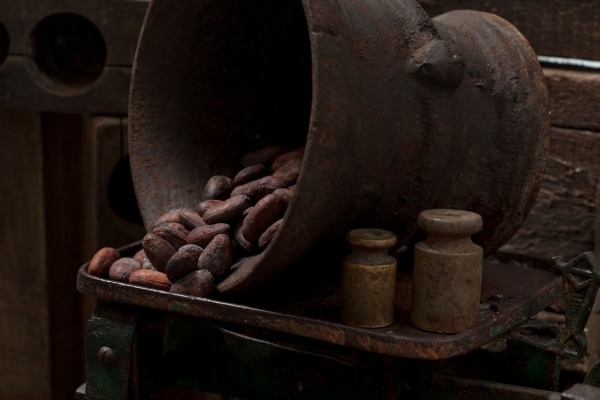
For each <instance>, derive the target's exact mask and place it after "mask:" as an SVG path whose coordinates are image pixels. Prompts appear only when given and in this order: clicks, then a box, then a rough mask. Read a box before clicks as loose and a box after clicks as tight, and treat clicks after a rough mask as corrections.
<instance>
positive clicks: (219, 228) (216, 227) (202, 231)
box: [188, 222, 231, 248]
mask: <svg viewBox="0 0 600 400" xmlns="http://www.w3.org/2000/svg"><path fill="white" fill-rule="evenodd" d="M230 229H231V228H230V226H229V224H226V223H223V222H219V223H216V224H212V225H205V226H199V227H198V228H196V229H193V230H192V231H190V233H189V235H188V243H189V244H195V245H197V246H200V247H202V248H205V247H206V245H207V244H208V243H210V241H211V240H212V239H213V238H214V237H215V236H217V235H218V234H220V233H224V234H229V231H230Z"/></svg>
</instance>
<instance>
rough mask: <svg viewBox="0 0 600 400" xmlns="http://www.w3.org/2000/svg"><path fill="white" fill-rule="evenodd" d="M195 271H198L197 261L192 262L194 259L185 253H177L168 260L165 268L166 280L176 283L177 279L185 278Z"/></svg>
mask: <svg viewBox="0 0 600 400" xmlns="http://www.w3.org/2000/svg"><path fill="white" fill-rule="evenodd" d="M196 269H198V266H197V260H194V257H192V256H191V255H190V253H188V252H187V251H177V252H176V253H175V254H173V257H171V258H170V259H169V262H168V263H167V266H166V267H165V274H167V278H169V280H170V281H171V282H176V281H177V280H178V279H179V278H182V277H184V276H186V275H187V274H189V273H190V272H192V271H195V270H196Z"/></svg>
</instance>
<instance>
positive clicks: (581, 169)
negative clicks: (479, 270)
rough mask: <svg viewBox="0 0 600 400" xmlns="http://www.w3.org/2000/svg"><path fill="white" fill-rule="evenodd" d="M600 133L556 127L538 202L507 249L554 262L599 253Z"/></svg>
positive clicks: (505, 248)
mask: <svg viewBox="0 0 600 400" xmlns="http://www.w3.org/2000/svg"><path fill="white" fill-rule="evenodd" d="M599 173H600V133H598V132H591V131H583V130H573V129H564V128H558V127H553V128H552V137H551V150H550V157H549V160H548V164H547V166H546V172H545V178H544V182H543V185H542V189H541V191H540V193H539V195H538V198H537V200H536V202H535V204H534V206H533V208H532V210H531V212H530V213H529V215H528V217H527V218H526V220H525V221H524V223H523V225H522V226H521V227H520V229H519V230H518V231H517V233H516V234H515V235H514V236H513V237H512V238H511V240H510V241H509V242H508V243H507V244H505V245H504V246H503V247H502V250H504V251H508V252H512V253H516V254H523V255H528V256H533V257H539V258H542V259H546V260H549V259H551V258H552V257H554V256H563V257H565V258H567V259H569V258H572V257H575V256H577V255H579V254H581V253H582V252H584V251H590V250H593V249H594V245H595V244H594V243H595V229H596V213H597V211H596V206H597V204H596V192H597V186H598V176H599Z"/></svg>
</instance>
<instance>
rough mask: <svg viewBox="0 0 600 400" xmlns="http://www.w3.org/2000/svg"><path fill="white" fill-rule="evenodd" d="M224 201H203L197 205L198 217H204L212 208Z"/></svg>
mask: <svg viewBox="0 0 600 400" xmlns="http://www.w3.org/2000/svg"><path fill="white" fill-rule="evenodd" d="M222 201H223V200H203V201H201V202H200V203H198V205H196V211H198V215H200V217H202V216H204V214H205V213H206V211H208V210H209V209H210V208H211V207H213V206H215V205H217V204H220V203H221V202H222Z"/></svg>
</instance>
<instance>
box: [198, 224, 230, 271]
mask: <svg viewBox="0 0 600 400" xmlns="http://www.w3.org/2000/svg"><path fill="white" fill-rule="evenodd" d="M232 261H233V256H232V249H231V243H230V239H229V236H228V235H225V234H223V233H221V234H219V235H217V236H215V237H214V238H213V240H211V241H210V243H209V244H208V245H207V246H206V247H205V248H204V251H202V254H200V257H199V258H198V269H206V270H208V272H210V273H211V274H212V275H213V277H215V278H219V277H220V276H222V275H224V274H225V273H226V272H227V271H228V270H229V268H230V267H231V264H232Z"/></svg>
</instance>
